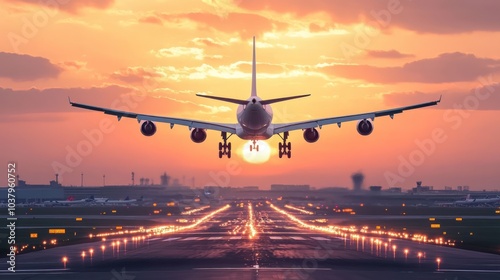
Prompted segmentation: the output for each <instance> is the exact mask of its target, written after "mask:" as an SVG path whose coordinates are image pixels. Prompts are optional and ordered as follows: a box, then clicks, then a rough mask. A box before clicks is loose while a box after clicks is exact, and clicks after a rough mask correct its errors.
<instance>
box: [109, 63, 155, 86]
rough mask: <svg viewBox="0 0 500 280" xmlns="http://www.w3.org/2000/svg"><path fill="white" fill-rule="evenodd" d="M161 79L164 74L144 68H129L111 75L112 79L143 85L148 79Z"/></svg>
mask: <svg viewBox="0 0 500 280" xmlns="http://www.w3.org/2000/svg"><path fill="white" fill-rule="evenodd" d="M161 77H163V75H162V74H160V73H157V72H156V71H154V70H151V69H146V68H143V67H127V68H125V69H121V70H118V71H115V72H113V73H112V74H111V78H113V79H116V80H120V81H122V82H125V83H129V84H143V83H144V81H145V80H146V79H152V78H161Z"/></svg>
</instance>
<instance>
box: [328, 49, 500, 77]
mask: <svg viewBox="0 0 500 280" xmlns="http://www.w3.org/2000/svg"><path fill="white" fill-rule="evenodd" d="M499 70H500V60H495V59H489V58H478V57H476V56H474V55H473V54H464V53H459V52H456V53H445V54H441V55H439V56H438V57H435V58H428V59H422V60H416V61H413V62H409V63H406V64H404V65H403V66H399V67H377V66H369V65H334V66H327V67H323V68H320V71H323V72H325V73H327V74H330V75H333V76H338V77H343V78H347V79H354V80H364V81H367V82H371V83H405V82H408V83H451V82H465V81H474V80H476V79H477V78H479V77H481V76H486V75H489V74H492V73H495V72H498V71H499Z"/></svg>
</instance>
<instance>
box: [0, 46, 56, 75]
mask: <svg viewBox="0 0 500 280" xmlns="http://www.w3.org/2000/svg"><path fill="white" fill-rule="evenodd" d="M61 72H62V70H61V68H59V67H58V66H56V65H54V64H52V63H51V62H50V61H49V60H48V59H46V58H43V57H35V56H30V55H21V54H15V53H6V52H0V78H8V79H11V80H14V81H33V80H37V79H47V78H57V77H58V76H59V74H60V73H61Z"/></svg>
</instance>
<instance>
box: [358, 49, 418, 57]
mask: <svg viewBox="0 0 500 280" xmlns="http://www.w3.org/2000/svg"><path fill="white" fill-rule="evenodd" d="M366 57H368V58H389V59H398V58H408V57H414V55H412V54H406V53H400V52H399V51H397V50H389V51H384V50H367V51H366Z"/></svg>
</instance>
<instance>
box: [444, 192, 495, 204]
mask: <svg viewBox="0 0 500 280" xmlns="http://www.w3.org/2000/svg"><path fill="white" fill-rule="evenodd" d="M499 202H500V196H498V195H497V196H495V197H486V198H471V197H470V194H467V197H466V198H465V200H457V201H455V202H454V204H456V205H481V204H485V205H486V204H494V203H499Z"/></svg>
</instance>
